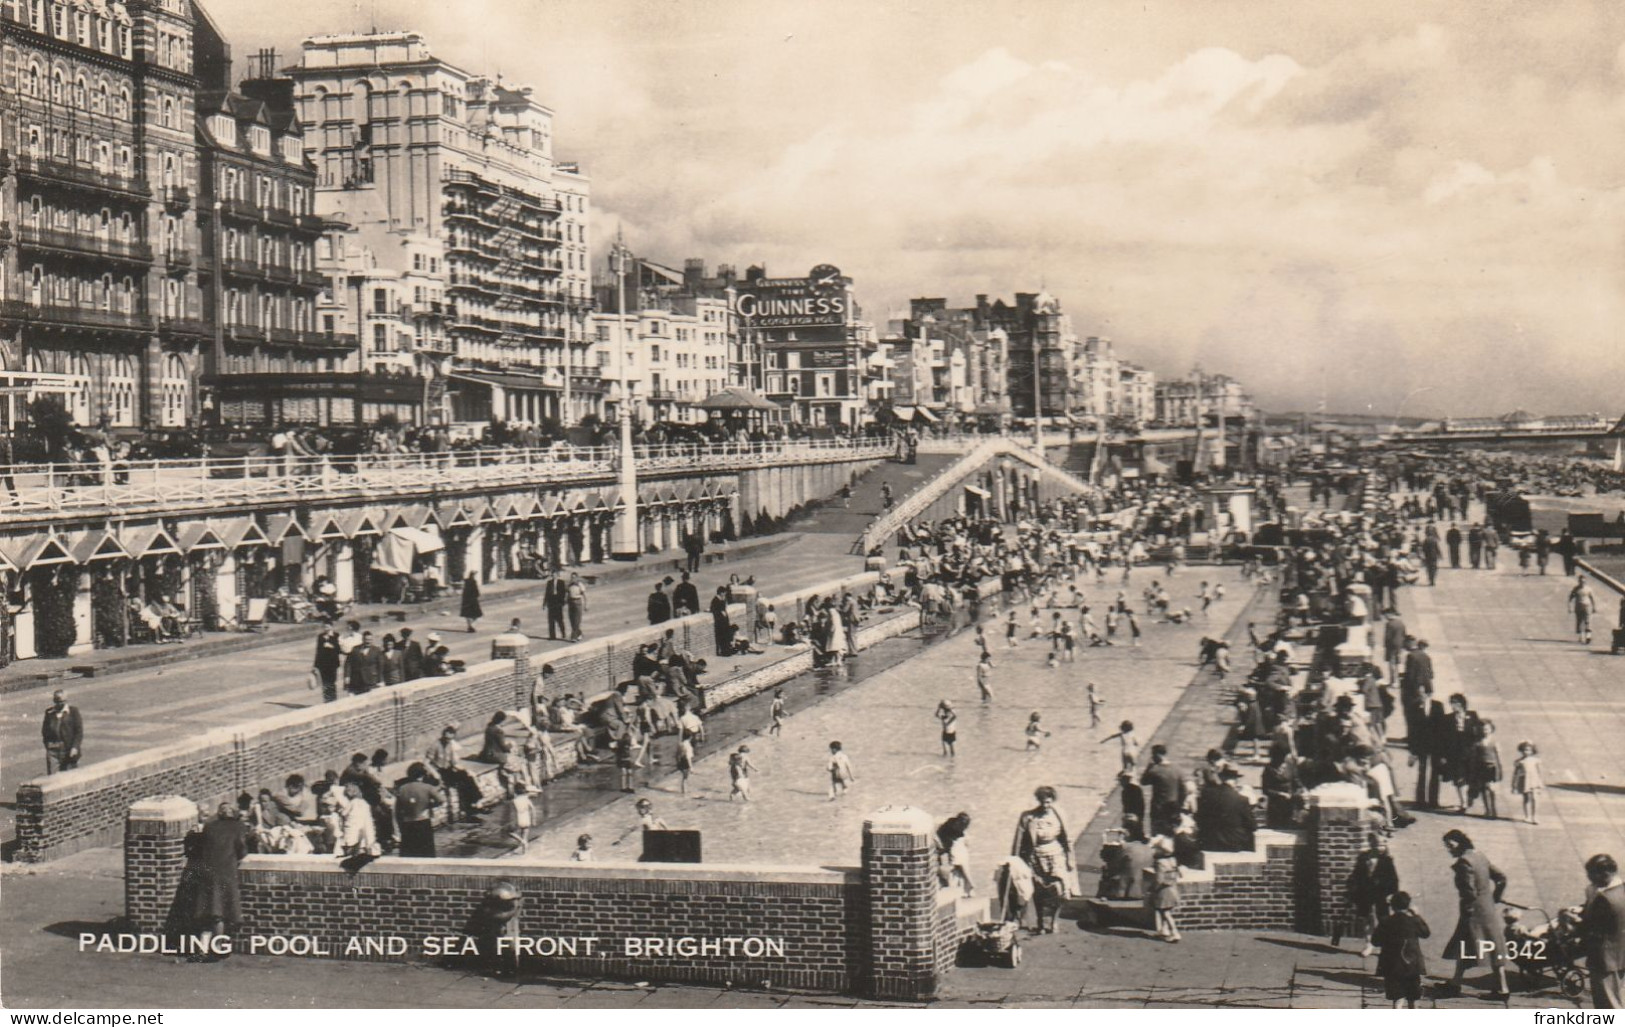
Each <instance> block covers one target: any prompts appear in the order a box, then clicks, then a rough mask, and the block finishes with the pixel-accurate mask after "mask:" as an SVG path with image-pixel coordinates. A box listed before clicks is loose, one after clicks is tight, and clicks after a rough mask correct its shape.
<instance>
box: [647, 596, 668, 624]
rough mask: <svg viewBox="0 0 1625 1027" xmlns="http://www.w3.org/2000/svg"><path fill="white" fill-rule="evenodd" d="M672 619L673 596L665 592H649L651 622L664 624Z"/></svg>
mask: <svg viewBox="0 0 1625 1027" xmlns="http://www.w3.org/2000/svg"><path fill="white" fill-rule="evenodd" d="M669 620H671V597H670V596H668V595H666V593H664V592H650V593H649V623H650V624H664V623H665V622H666V621H669Z"/></svg>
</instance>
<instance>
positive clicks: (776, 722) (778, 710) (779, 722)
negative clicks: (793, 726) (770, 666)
mask: <svg viewBox="0 0 1625 1027" xmlns="http://www.w3.org/2000/svg"><path fill="white" fill-rule="evenodd" d="M768 716H770V717H772V718H773V725H772V726H771V727H769V728H768V729H767V733H768V734H769V735H777V734H782V733H783V732H784V689H782V688H781V689H779V690H778V691H776V692H774V693H773V708H772V709H771V710H769V711H768Z"/></svg>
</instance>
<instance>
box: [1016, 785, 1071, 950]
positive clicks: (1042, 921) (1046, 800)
mask: <svg viewBox="0 0 1625 1027" xmlns="http://www.w3.org/2000/svg"><path fill="white" fill-rule="evenodd" d="M1033 798H1035V799H1037V800H1038V805H1037V806H1034V807H1033V808H1032V809H1030V810H1028V811H1026V812H1025V813H1023V814H1022V815H1021V818H1020V819H1019V820H1017V821H1016V837H1015V841H1014V842H1013V843H1012V844H1011V847H1010V854H1011V855H1012V856H1018V857H1020V858H1021V860H1022V862H1024V863H1026V864H1027V865H1028V866H1029V867H1031V868H1032V871H1033V877H1034V879H1035V882H1036V884H1037V899H1038V902H1037V906H1038V933H1040V934H1054V933H1055V911H1056V909H1057V908H1058V907H1059V905H1060V902H1061V900H1062V899H1065V898H1067V897H1069V896H1070V895H1071V894H1072V873H1073V866H1072V843H1071V841H1070V840H1069V838H1068V837H1067V833H1066V821H1065V820H1063V819H1062V817H1061V811H1060V810H1058V809H1056V808H1055V789H1054V788H1051V787H1050V786H1049V785H1042V786H1040V787H1039V788H1038V789H1037V790H1036V791H1034V792H1033Z"/></svg>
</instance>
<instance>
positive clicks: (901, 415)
mask: <svg viewBox="0 0 1625 1027" xmlns="http://www.w3.org/2000/svg"><path fill="white" fill-rule="evenodd" d="M891 415H892V420H894V421H912V420H914V408H913V407H892V408H891Z"/></svg>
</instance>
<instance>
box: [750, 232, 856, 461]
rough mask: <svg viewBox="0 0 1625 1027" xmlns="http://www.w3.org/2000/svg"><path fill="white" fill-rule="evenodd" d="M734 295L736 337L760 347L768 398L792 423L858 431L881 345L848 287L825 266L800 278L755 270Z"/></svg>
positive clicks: (848, 283)
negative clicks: (743, 335)
mask: <svg viewBox="0 0 1625 1027" xmlns="http://www.w3.org/2000/svg"><path fill="white" fill-rule="evenodd" d="M737 289H738V292H739V299H738V301H737V307H736V309H737V310H738V313H739V319H740V320H739V327H740V331H741V332H742V333H748V334H749V335H750V336H751V337H752V338H753V339H756V340H760V345H761V349H762V359H763V368H764V370H763V379H764V386H765V391H766V393H767V395H768V396H769V397H770V398H772V399H774V400H777V401H778V402H780V403H782V404H784V405H785V406H786V407H787V408H788V410H789V412H790V416H791V419H792V420H794V421H795V422H797V423H800V424H805V425H810V426H814V427H845V428H848V429H855V428H857V427H859V426H860V425H861V424H862V423H863V419H864V417H865V415H866V413H867V408H868V405H869V401H870V394H871V391H872V389H871V378H872V374H873V369H874V368H873V363H872V360H871V358H872V357H873V355H874V354H875V352H876V349H877V346H878V341H877V339H876V336H875V331H874V326H873V325H871V324H869V323H867V322H865V321H864V320H863V318H862V312H861V311H860V310H859V309H858V306H857V302H856V301H855V300H854V298H853V295H852V279H850V278H848V277H846V276H844V275H842V274H841V272H840V271H839V270H838V269H836V268H835V267H832V266H831V265H828V264H820V265H818V266H817V267H815V268H813V269H812V270H811V271H810V272H808V274H807V276H806V277H805V278H769V277H768V276H767V271H766V270H765V269H764V268H761V267H752V268H750V269H748V270H747V271H746V272H745V278H744V280H743V281H741V282H739V283H738V284H737Z"/></svg>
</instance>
